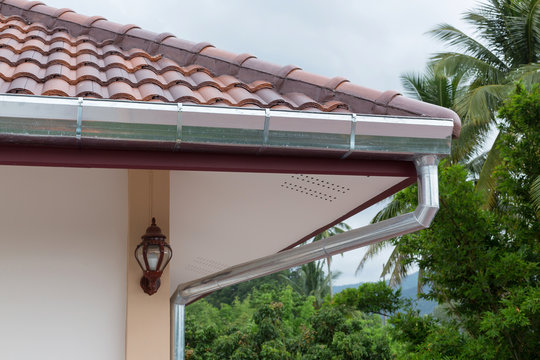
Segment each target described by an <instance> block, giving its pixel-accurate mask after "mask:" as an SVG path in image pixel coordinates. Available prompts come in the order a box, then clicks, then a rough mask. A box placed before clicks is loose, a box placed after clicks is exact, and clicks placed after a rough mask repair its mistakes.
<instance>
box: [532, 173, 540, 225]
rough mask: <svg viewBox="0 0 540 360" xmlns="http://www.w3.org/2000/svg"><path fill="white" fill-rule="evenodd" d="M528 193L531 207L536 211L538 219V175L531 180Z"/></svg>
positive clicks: (539, 213) (539, 188) (539, 181)
mask: <svg viewBox="0 0 540 360" xmlns="http://www.w3.org/2000/svg"><path fill="white" fill-rule="evenodd" d="M530 194H531V199H532V205H533V208H534V210H535V211H536V216H537V217H538V220H540V176H537V177H536V179H534V180H533V183H532V185H531V189H530Z"/></svg>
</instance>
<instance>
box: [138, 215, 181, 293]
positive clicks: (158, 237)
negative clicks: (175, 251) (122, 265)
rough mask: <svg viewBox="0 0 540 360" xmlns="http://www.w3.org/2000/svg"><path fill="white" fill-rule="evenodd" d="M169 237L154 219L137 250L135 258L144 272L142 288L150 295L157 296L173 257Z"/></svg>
mask: <svg viewBox="0 0 540 360" xmlns="http://www.w3.org/2000/svg"><path fill="white" fill-rule="evenodd" d="M166 238H167V237H166V236H165V235H163V234H162V233H161V229H160V228H159V227H158V226H157V225H156V218H152V225H150V226H149V227H148V228H147V229H146V234H144V235H143V236H141V239H142V242H141V243H140V244H139V245H138V246H137V248H136V249H135V258H136V259H137V262H138V263H139V266H140V267H141V269H142V270H143V277H142V278H141V287H142V289H143V290H144V292H145V293H147V294H148V295H152V294H155V293H156V292H157V291H158V289H159V286H160V285H161V280H160V277H161V274H162V273H163V270H164V269H165V267H166V266H167V264H168V263H169V261H170V260H171V257H172V250H171V247H170V246H169V244H167V243H166V242H165V239H166Z"/></svg>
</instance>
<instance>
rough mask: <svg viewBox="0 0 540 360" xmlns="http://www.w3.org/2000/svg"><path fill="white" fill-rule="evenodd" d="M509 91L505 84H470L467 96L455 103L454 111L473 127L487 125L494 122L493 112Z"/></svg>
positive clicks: (508, 86) (509, 88)
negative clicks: (462, 115)
mask: <svg viewBox="0 0 540 360" xmlns="http://www.w3.org/2000/svg"><path fill="white" fill-rule="evenodd" d="M511 89H512V86H511V85H506V84H503V85H501V84H489V85H478V86H477V85H475V84H471V86H470V87H469V91H468V92H467V94H466V95H465V96H463V97H461V98H460V99H458V100H457V101H456V110H457V112H458V114H464V115H465V119H466V121H470V122H472V124H473V125H475V126H486V125H489V124H491V123H492V122H494V121H495V112H496V110H497V109H498V108H499V106H500V105H501V103H502V101H503V99H504V98H505V96H506V95H507V94H508V93H509V92H510V91H511Z"/></svg>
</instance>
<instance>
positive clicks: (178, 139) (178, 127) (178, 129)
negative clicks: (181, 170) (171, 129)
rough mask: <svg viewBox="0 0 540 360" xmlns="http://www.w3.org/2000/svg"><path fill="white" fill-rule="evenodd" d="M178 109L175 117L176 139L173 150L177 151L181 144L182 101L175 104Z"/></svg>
mask: <svg viewBox="0 0 540 360" xmlns="http://www.w3.org/2000/svg"><path fill="white" fill-rule="evenodd" d="M176 106H177V109H178V116H177V118H176V139H175V141H174V149H173V151H174V152H177V151H178V150H179V149H180V145H181V144H182V110H183V105H182V103H178V104H176Z"/></svg>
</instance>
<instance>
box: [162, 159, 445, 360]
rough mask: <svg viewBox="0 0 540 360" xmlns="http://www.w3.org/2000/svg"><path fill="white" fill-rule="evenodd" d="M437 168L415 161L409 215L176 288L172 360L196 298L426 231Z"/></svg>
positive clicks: (179, 354)
mask: <svg viewBox="0 0 540 360" xmlns="http://www.w3.org/2000/svg"><path fill="white" fill-rule="evenodd" d="M437 164H438V157H437V156H434V155H423V156H419V157H417V158H416V159H415V165H416V169H417V181H418V206H417V208H416V209H415V211H413V212H411V213H407V214H404V215H400V216H397V217H394V218H392V219H388V220H384V221H381V222H378V223H376V224H370V225H367V226H364V227H362V228H359V229H355V230H351V231H348V232H346V233H342V234H339V235H335V236H332V237H331V238H328V239H325V240H322V241H318V242H313V243H310V244H307V245H303V246H299V247H296V248H293V249H290V250H286V251H283V252H280V253H277V254H274V255H270V256H266V257H263V258H260V259H256V260H253V261H249V262H247V263H244V264H240V265H237V266H233V267H230V268H228V269H225V270H223V271H220V272H218V273H215V274H212V275H209V276H206V277H204V278H201V279H198V280H195V281H192V282H189V283H186V284H180V285H179V286H178V287H177V289H176V291H175V292H174V294H173V296H172V297H171V358H172V359H174V360H180V359H183V358H184V342H185V340H184V307H185V305H186V304H188V303H190V302H192V301H194V300H196V299H197V298H198V297H200V296H202V295H205V294H208V293H210V292H213V291H216V290H219V289H222V288H224V287H227V286H230V285H234V284H238V283H241V282H244V281H247V280H251V279H255V278H258V277H262V276H265V275H269V274H273V273H276V272H278V271H281V270H285V269H289V268H291V267H294V266H299V265H302V264H306V263H308V262H311V261H314V260H319V259H322V258H326V257H329V256H332V255H336V254H339V253H343V252H345V251H349V250H353V249H356V248H359V247H362V246H366V245H369V244H372V243H376V242H379V241H383V240H387V239H391V238H394V237H396V236H400V235H404V234H408V233H411V232H414V231H418V230H421V229H425V228H427V227H429V225H430V224H431V221H432V220H433V218H434V217H435V214H436V213H437V211H438V209H439V190H438V187H439V184H438V174H437Z"/></svg>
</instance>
